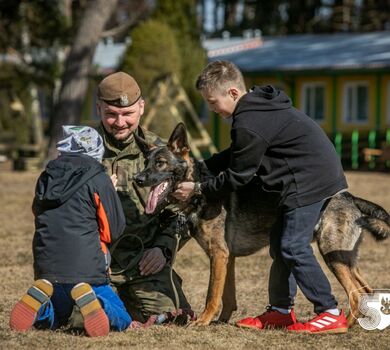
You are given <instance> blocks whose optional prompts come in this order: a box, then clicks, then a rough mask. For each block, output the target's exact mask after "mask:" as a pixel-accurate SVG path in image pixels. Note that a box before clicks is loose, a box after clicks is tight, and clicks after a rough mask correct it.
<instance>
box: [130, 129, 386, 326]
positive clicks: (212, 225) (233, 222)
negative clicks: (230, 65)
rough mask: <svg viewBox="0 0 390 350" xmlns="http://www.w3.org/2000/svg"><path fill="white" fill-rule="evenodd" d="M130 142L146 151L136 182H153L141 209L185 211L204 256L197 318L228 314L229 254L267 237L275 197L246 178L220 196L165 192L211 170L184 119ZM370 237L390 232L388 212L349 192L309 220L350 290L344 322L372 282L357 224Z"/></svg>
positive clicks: (250, 249)
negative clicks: (195, 150) (205, 280)
mask: <svg viewBox="0 0 390 350" xmlns="http://www.w3.org/2000/svg"><path fill="white" fill-rule="evenodd" d="M135 137H136V142H137V143H138V145H139V147H140V148H141V150H142V152H143V154H144V156H145V159H146V163H145V169H144V170H143V171H142V172H140V173H138V174H137V175H136V176H135V177H134V180H135V182H136V183H137V185H139V186H141V187H149V186H150V187H151V190H150V193H149V197H148V201H147V204H146V209H145V210H146V212H147V213H149V214H153V213H158V212H160V211H161V210H163V209H164V207H166V205H167V204H168V203H175V205H176V206H177V207H178V209H179V211H180V212H181V213H184V214H185V215H186V217H187V220H188V221H187V222H188V227H189V231H190V234H191V236H192V237H194V238H195V239H196V241H197V242H198V243H199V245H200V246H201V247H202V248H203V250H204V251H205V252H206V254H207V255H208V257H209V258H210V278H209V286H208V293H207V299H206V305H205V308H204V310H203V312H202V313H201V315H200V317H198V319H197V321H195V324H196V325H208V324H209V323H210V322H211V321H212V320H213V318H214V317H215V316H216V314H217V313H218V311H219V307H220V304H221V300H222V305H223V307H222V311H221V314H220V316H219V321H220V322H228V321H229V319H230V316H231V314H232V313H233V311H235V310H236V309H237V304H236V292H235V275H234V263H235V257H240V256H247V255H249V254H253V253H255V252H256V251H258V250H259V249H261V248H263V247H266V246H267V245H268V244H269V232H270V228H271V226H272V224H273V223H274V221H275V215H276V205H273V204H272V203H270V202H269V201H267V200H265V199H262V198H261V197H262V196H261V193H260V192H259V191H256V190H253V187H251V186H247V187H246V188H245V187H244V188H243V189H242V190H239V191H236V192H232V193H231V194H230V195H229V196H228V197H227V198H221V199H220V200H219V201H214V202H211V201H206V199H205V198H202V199H200V200H199V198H198V199H196V198H194V197H192V198H191V199H190V200H189V201H188V202H180V201H177V200H176V199H175V198H174V197H173V196H172V195H171V194H172V193H173V192H174V190H175V188H176V186H177V184H178V183H179V182H181V181H202V180H204V179H206V178H207V176H210V174H209V173H208V171H207V168H206V166H205V165H204V163H203V162H201V161H197V160H195V159H193V158H191V157H190V156H189V151H190V147H189V145H188V142H187V135H186V129H185V126H184V124H182V123H180V124H178V125H177V126H176V128H175V129H174V131H173V133H172V134H171V136H170V139H169V141H168V144H167V145H166V146H156V145H153V144H148V143H146V141H145V140H143V139H141V138H140V137H138V136H135ZM364 231H368V232H370V233H371V234H372V235H373V236H374V238H375V239H377V240H383V239H386V238H387V237H388V236H389V235H390V216H389V214H388V213H387V212H386V211H385V210H384V209H383V208H381V207H380V206H378V205H376V204H374V203H371V202H369V201H366V200H364V199H361V198H358V197H355V196H353V195H352V194H350V193H348V192H343V193H340V194H337V195H335V196H334V197H332V199H331V200H330V201H329V204H328V205H327V207H326V209H325V211H324V212H323V215H322V216H321V218H320V219H319V222H318V223H317V225H316V227H315V232H314V240H315V241H316V242H317V245H318V248H319V251H320V252H321V254H322V256H323V258H324V260H325V262H326V264H327V265H328V267H329V268H330V270H331V271H332V272H333V273H334V275H335V276H336V277H337V279H338V281H339V282H340V283H341V285H342V286H343V287H344V290H345V292H346V293H347V295H348V296H349V298H350V305H351V310H350V314H349V315H348V324H349V325H352V324H353V323H354V320H355V318H354V315H355V317H356V315H358V314H359V313H358V306H359V305H358V302H359V294H358V293H357V292H356V291H357V290H359V289H360V291H363V292H364V293H372V292H373V289H372V288H371V287H369V285H368V283H367V282H366V281H365V279H364V278H363V277H362V275H361V273H360V271H359V268H358V264H357V262H358V250H359V246H360V243H361V240H362V232H364Z"/></svg>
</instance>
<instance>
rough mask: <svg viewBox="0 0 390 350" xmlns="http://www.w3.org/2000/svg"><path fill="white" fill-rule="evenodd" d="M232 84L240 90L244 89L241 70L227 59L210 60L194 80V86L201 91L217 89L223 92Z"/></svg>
mask: <svg viewBox="0 0 390 350" xmlns="http://www.w3.org/2000/svg"><path fill="white" fill-rule="evenodd" d="M232 84H234V85H235V86H236V87H237V88H238V89H240V90H241V91H246V87H245V81H244V77H243V76H242V73H241V71H240V70H239V69H238V67H237V66H236V65H235V64H234V63H232V62H229V61H220V60H218V61H213V62H210V63H209V64H208V65H207V66H206V67H205V68H204V69H203V71H202V73H201V74H200V75H199V76H198V79H197V80H196V88H197V89H198V90H203V91H210V90H218V91H219V92H223V90H225V89H227V88H229V87H230V86H231V85H232Z"/></svg>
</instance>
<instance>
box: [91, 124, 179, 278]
mask: <svg viewBox="0 0 390 350" xmlns="http://www.w3.org/2000/svg"><path fill="white" fill-rule="evenodd" d="M98 131H99V133H100V135H101V136H102V137H103V141H104V147H105V153H104V156H103V165H104V166H105V167H106V168H107V173H108V174H109V175H112V174H116V175H117V177H118V183H117V192H118V195H119V198H120V200H121V203H122V207H123V210H124V213H125V217H126V228H125V231H124V233H123V236H122V239H120V241H119V242H118V244H117V245H116V246H115V249H114V251H113V254H112V265H111V269H112V271H113V272H114V273H115V272H116V271H118V270H123V269H125V268H126V267H127V266H128V264H129V263H130V262H133V263H134V264H135V263H136V262H137V260H139V258H140V257H141V256H142V251H143V249H148V248H152V247H157V246H158V247H161V248H162V249H163V250H164V248H168V249H169V250H170V251H171V252H172V251H174V247H175V244H176V239H175V237H174V234H175V229H174V225H172V224H171V225H168V227H167V228H165V229H164V230H162V229H161V227H160V220H159V216H158V215H148V214H145V212H144V205H145V203H146V200H147V196H148V193H149V188H141V187H139V186H137V185H136V183H135V182H134V181H133V176H134V175H135V174H136V173H138V172H139V171H141V170H142V169H143V168H144V160H145V159H144V156H143V154H142V152H141V151H140V149H139V148H138V146H137V144H136V142H135V141H134V139H133V141H131V142H130V143H129V144H128V145H127V146H126V147H125V148H124V149H122V150H121V149H119V148H118V147H117V146H116V145H115V140H113V139H112V138H111V137H110V136H109V135H108V133H107V132H106V131H105V129H104V127H103V126H102V125H100V127H99V130H98ZM137 132H138V135H140V136H142V137H143V138H145V139H146V141H148V142H149V143H156V144H163V142H162V141H161V139H160V138H159V137H158V136H156V135H155V134H153V133H152V132H150V131H147V130H144V129H142V128H141V127H139V128H138V130H137ZM134 264H132V265H134ZM137 267H138V264H135V266H134V267H133V268H131V269H129V271H126V272H125V273H124V274H125V275H126V276H127V277H128V279H130V280H132V279H134V278H136V277H137V276H138V277H139V271H138V268H137Z"/></svg>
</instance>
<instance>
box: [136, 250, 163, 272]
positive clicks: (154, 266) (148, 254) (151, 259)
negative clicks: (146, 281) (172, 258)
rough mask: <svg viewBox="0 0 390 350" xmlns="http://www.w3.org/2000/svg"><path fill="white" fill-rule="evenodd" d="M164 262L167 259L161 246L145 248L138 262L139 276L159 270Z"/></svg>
mask: <svg viewBox="0 0 390 350" xmlns="http://www.w3.org/2000/svg"><path fill="white" fill-rule="evenodd" d="M166 263H167V259H166V258H165V256H164V254H163V251H162V250H161V248H159V247H154V248H151V249H146V250H145V253H144V255H143V256H142V258H141V260H140V262H139V269H140V272H141V276H147V275H154V274H155V273H157V272H160V271H161V270H162V269H163V268H164V266H165V264H166Z"/></svg>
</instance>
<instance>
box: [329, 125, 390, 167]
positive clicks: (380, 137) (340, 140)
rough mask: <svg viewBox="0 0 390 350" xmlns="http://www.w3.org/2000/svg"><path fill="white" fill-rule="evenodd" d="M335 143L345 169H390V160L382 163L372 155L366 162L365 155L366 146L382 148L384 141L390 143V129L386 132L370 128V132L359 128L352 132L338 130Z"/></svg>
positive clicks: (334, 139)
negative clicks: (361, 130)
mask: <svg viewBox="0 0 390 350" xmlns="http://www.w3.org/2000/svg"><path fill="white" fill-rule="evenodd" d="M333 143H334V146H335V148H336V152H337V154H338V155H339V156H340V158H341V161H342V163H343V166H344V168H345V169H369V170H385V169H390V161H386V162H385V164H382V163H381V162H379V161H378V159H376V158H375V157H371V159H370V161H369V162H366V161H365V160H364V155H363V149H364V148H371V149H381V148H382V146H383V144H384V143H386V144H388V145H390V129H387V130H386V131H385V132H383V131H377V130H370V131H369V132H368V133H367V132H364V133H362V132H359V130H354V131H352V133H350V134H347V133H341V132H336V133H335V135H334V137H333Z"/></svg>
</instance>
